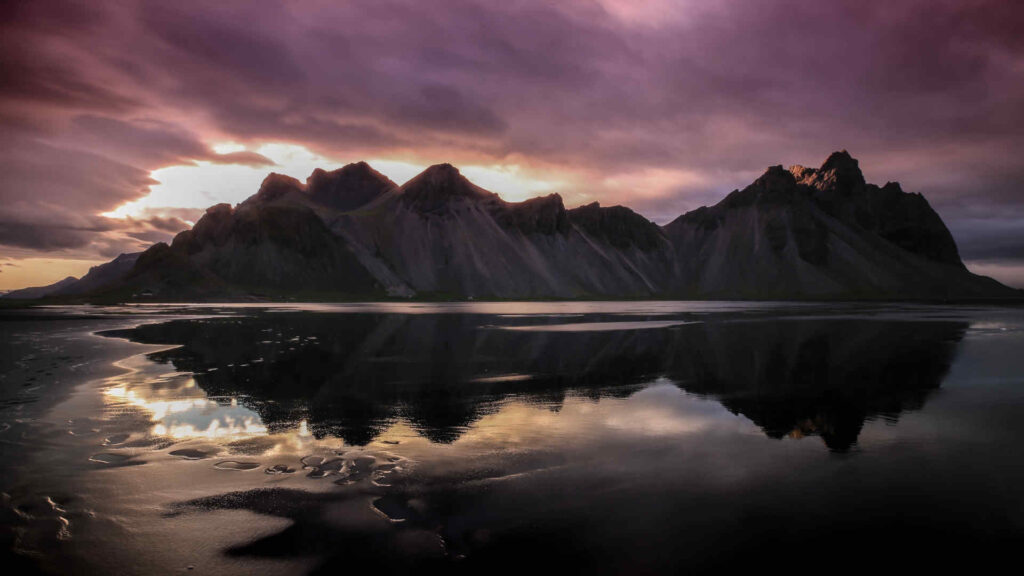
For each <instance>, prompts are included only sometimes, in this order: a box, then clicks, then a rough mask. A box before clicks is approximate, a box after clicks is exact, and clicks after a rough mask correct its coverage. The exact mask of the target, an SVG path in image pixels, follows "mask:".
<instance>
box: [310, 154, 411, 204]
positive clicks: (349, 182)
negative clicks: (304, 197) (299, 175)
mask: <svg viewBox="0 0 1024 576" xmlns="http://www.w3.org/2000/svg"><path fill="white" fill-rule="evenodd" d="M397 188H398V185H397V184H395V183H394V182H392V181H391V179H389V178H388V177H387V176H385V175H383V174H381V173H380V172H378V171H376V170H374V169H373V168H372V167H371V166H370V165H369V164H367V163H366V162H355V163H353V164H346V165H345V166H343V167H341V168H339V169H337V170H334V171H331V172H327V171H326V170H323V169H322V168H317V169H316V170H314V171H313V173H312V174H311V175H310V176H309V178H307V179H306V191H307V192H308V194H309V196H310V198H311V199H312V200H313V201H314V202H316V203H318V204H321V205H324V206H329V207H331V208H334V209H337V210H342V211H348V210H355V209H356V208H359V207H361V206H365V205H366V204H368V203H370V202H371V201H373V200H375V199H376V198H377V197H379V196H381V195H383V194H385V193H387V192H389V191H391V190H395V189H397Z"/></svg>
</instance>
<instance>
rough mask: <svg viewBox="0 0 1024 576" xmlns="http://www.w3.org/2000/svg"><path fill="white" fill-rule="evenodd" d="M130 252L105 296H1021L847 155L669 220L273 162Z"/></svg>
mask: <svg viewBox="0 0 1024 576" xmlns="http://www.w3.org/2000/svg"><path fill="white" fill-rule="evenodd" d="M135 257H136V256H135V255H131V259H134V258H135ZM115 262H116V263H117V266H114V264H115ZM115 262H112V263H110V264H108V265H105V266H107V267H108V268H107V269H109V270H112V271H116V272H117V274H115V273H114V272H109V273H106V276H104V277H105V278H107V277H109V276H111V275H114V276H116V275H118V274H120V277H118V278H116V280H115V281H110V282H108V283H107V284H106V285H105V286H104V287H103V288H102V289H99V288H94V285H95V282H93V284H87V286H88V287H89V288H90V290H92V291H93V293H97V292H102V291H104V290H106V291H108V292H110V291H115V292H116V291H117V290H120V291H121V292H122V293H123V292H125V291H126V290H133V291H139V290H142V291H145V293H154V294H156V295H157V296H159V297H166V298H178V297H198V298H203V297H225V298H228V297H237V296H239V295H240V294H249V293H254V292H256V293H261V292H269V293H271V295H273V294H278V295H288V294H292V295H295V294H309V293H331V294H336V295H338V297H380V296H384V295H392V296H414V295H420V296H430V295H436V296H446V297H453V298H466V297H499V298H568V297H585V298H590V297H659V298H669V297H674V298H782V299H802V298H928V299H947V298H993V297H1019V296H1020V293H1019V292H1018V291H1015V290H1012V289H1009V288H1007V287H1005V286H1002V285H1001V284H999V283H998V282H996V281H994V280H991V279H989V278H983V277H979V276H976V275H974V274H971V273H970V272H969V271H967V269H966V268H965V267H964V265H963V262H962V261H961V260H960V256H959V252H958V250H957V247H956V242H955V241H954V239H953V237H952V234H950V232H949V230H948V229H947V228H946V226H945V224H944V223H943V222H942V220H941V218H940V217H939V216H938V214H937V213H935V211H934V210H933V209H932V208H931V206H930V205H929V204H928V202H927V200H925V198H924V197H923V196H921V195H920V194H908V193H905V192H903V190H902V189H901V188H900V186H899V184H896V183H888V184H886V185H885V186H882V187H879V186H875V185H873V184H869V183H867V182H865V180H864V176H863V174H862V173H861V171H860V167H859V165H858V162H857V160H855V159H854V158H852V157H851V156H850V155H849V154H848V153H847V152H845V151H841V152H836V153H834V154H832V155H831V156H829V158H828V159H827V160H826V161H825V162H824V163H823V164H822V166H821V167H820V168H805V167H802V166H793V167H791V168H790V169H788V170H787V169H784V168H782V167H781V166H773V167H771V168H769V169H768V170H767V171H766V172H765V173H764V174H763V175H762V176H761V177H759V178H758V179H757V180H755V181H754V182H753V183H752V184H751V185H750V186H747V187H746V188H744V189H742V190H736V191H733V192H732V193H730V194H729V195H728V196H726V197H725V198H724V199H723V200H722V201H721V202H719V203H718V204H716V205H714V206H710V207H702V208H699V209H697V210H694V211H692V212H689V213H686V214H684V215H682V216H680V217H679V218H677V219H676V220H674V221H673V222H671V223H670V224H668V225H666V226H664V227H661V226H658V225H656V224H655V223H653V222H651V221H649V220H647V219H646V218H644V217H643V216H641V215H639V214H637V213H635V212H633V211H632V210H630V209H628V208H626V207H622V206H613V207H602V206H600V205H599V204H597V203H596V202H595V203H592V204H588V205H586V206H580V207H578V208H574V209H572V210H567V209H566V208H565V206H564V204H563V201H562V198H561V197H560V196H559V195H558V194H551V195H548V196H545V197H540V198H533V199H530V200H526V201H524V202H506V201H504V200H502V199H501V198H500V197H499V196H498V195H497V194H494V193H491V192H488V191H487V190H484V189H483V188H480V187H479V186H476V185H474V184H473V183H471V182H470V181H469V180H467V179H466V178H465V177H464V176H463V175H462V174H461V173H460V172H459V170H458V169H457V168H455V167H453V166H451V165H450V164H439V165H436V166H431V167H429V168H427V169H426V170H424V171H423V172H422V173H421V174H419V175H418V176H416V177H415V178H413V179H412V180H410V181H409V182H407V183H406V184H404V185H403V186H401V187H399V186H397V185H396V184H395V183H394V182H392V181H391V180H389V179H388V178H387V177H385V176H383V175H382V174H380V173H379V172H377V171H375V170H373V168H371V167H370V166H369V165H368V164H366V163H364V162H360V163H356V164H349V165H347V166H345V167H343V168H341V169H338V170H335V171H333V172H327V171H324V170H320V169H318V170H316V171H314V172H313V174H312V175H310V177H309V178H308V179H307V180H306V182H305V183H303V182H300V181H299V180H297V179H295V178H291V177H289V176H284V175H280V174H270V175H269V176H267V178H266V179H265V180H264V181H263V183H262V185H261V186H260V189H259V190H258V191H257V193H256V194H254V195H253V196H252V197H250V198H249V199H247V200H246V201H244V202H242V203H241V204H239V205H238V206H237V207H235V208H232V207H231V206H229V205H226V204H222V205H217V206H214V207H212V208H210V209H209V210H208V211H207V213H206V214H205V215H204V216H203V217H202V218H201V219H200V220H199V222H197V223H196V225H195V226H194V227H193V229H191V230H188V231H185V232H182V233H181V234H179V235H178V236H177V237H176V238H175V239H174V241H173V242H172V243H171V244H170V245H167V244H158V245H156V246H153V247H152V248H150V249H149V250H147V251H146V252H145V253H143V254H141V255H139V256H137V261H134V264H133V265H131V266H130V267H129V266H128V265H129V264H131V262H130V261H129V259H127V258H126V257H125V256H122V257H119V260H115ZM126 263H127V264H126ZM94 276H98V275H94ZM81 282H82V281H79V284H80V283H81ZM79 284H76V283H68V284H67V285H65V286H63V287H62V288H61V290H71V291H74V290H76V289H77V288H76V287H80V286H79ZM51 292H52V290H51Z"/></svg>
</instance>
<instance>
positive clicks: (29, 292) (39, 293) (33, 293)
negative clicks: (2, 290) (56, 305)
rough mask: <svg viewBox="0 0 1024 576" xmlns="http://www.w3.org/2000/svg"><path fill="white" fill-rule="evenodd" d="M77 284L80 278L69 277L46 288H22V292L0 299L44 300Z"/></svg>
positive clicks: (6, 295) (11, 292) (12, 293)
mask: <svg viewBox="0 0 1024 576" xmlns="http://www.w3.org/2000/svg"><path fill="white" fill-rule="evenodd" d="M76 282H78V278H75V277H74V276H68V277H67V278H65V279H63V280H58V281H57V282H54V283H53V284H47V285H46V286H33V287H31V288H22V289H21V290H11V291H10V292H7V293H6V294H3V295H0V298H10V299H12V300H32V299H35V298H43V297H45V296H49V295H50V294H53V293H54V292H57V291H59V290H61V289H65V288H68V287H69V286H73V285H74V284H75V283H76Z"/></svg>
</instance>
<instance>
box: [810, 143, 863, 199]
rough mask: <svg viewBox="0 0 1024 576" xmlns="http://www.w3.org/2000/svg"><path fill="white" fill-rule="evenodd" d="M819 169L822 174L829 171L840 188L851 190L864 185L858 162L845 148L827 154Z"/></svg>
mask: <svg viewBox="0 0 1024 576" xmlns="http://www.w3.org/2000/svg"><path fill="white" fill-rule="evenodd" d="M819 171H820V172H821V173H822V174H823V175H825V174H827V173H829V172H831V173H832V174H833V175H834V179H835V182H836V184H838V185H839V187H840V188H841V189H844V190H852V189H853V188H857V187H860V186H864V174H863V173H862V172H861V171H860V163H859V162H857V159H856V158H854V157H853V156H850V153H849V152H847V151H846V150H840V151H839V152H833V153H832V154H831V155H829V157H828V159H827V160H825V163H824V164H822V165H821V169H820V170H819Z"/></svg>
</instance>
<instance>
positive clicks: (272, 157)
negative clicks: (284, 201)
mask: <svg viewBox="0 0 1024 576" xmlns="http://www.w3.org/2000/svg"><path fill="white" fill-rule="evenodd" d="M1021 30H1024V6H1021V5H1020V3H1018V2H1008V1H996V0H958V1H952V0H884V1H878V0H849V1H847V0H835V1H828V2H823V1H821V0H785V1H783V0H742V1H741V0H718V1H715V2H709V1H703V0H676V1H669V0H655V1H652V2H638V1H636V0H578V1H577V0H565V1H560V2H548V1H542V0H503V1H501V2H494V1H485V0H479V1H477V0H451V1H440V0H434V1H431V2H424V1H422V0H411V1H404V0H402V1H392V0H370V1H365V2H364V1H358V0H357V1H351V2H329V1H295V2H269V1H249V2H233V1H225V2H190V1H187V0H185V1H180V0H176V1H175V2H166V1H161V2H140V1H133V0H123V1H111V2H92V1H85V2H69V1H63V0H54V1H51V0H35V1H20V0H8V1H6V2H3V3H2V6H0V174H3V176H2V177H0V289H13V288H20V287H24V286H27V285H39V284H48V283H50V282H53V281H56V280H59V279H61V278H63V277H65V276H68V275H75V276H80V275H81V274H83V273H84V272H85V271H86V270H88V268H89V266H91V265H95V264H97V263H100V262H103V261H107V260H110V259H111V258H113V257H114V256H116V255H118V254H119V253H122V252H133V251H138V250H142V249H144V248H145V247H147V246H149V245H150V244H151V243H153V242H157V241H165V240H169V239H170V238H172V237H173V235H174V234H175V233H176V232H178V231H180V230H182V229H185V228H187V227H188V226H189V225H190V223H191V222H194V221H195V219H196V218H198V216H199V215H201V214H202V211H203V209H204V208H206V207H207V206H210V205H212V204H215V203H218V202H231V203H235V202H239V201H241V200H243V199H245V198H246V197H247V196H249V195H251V194H253V193H255V191H256V189H257V188H258V186H259V183H260V181H261V180H262V179H263V177H264V176H265V175H266V174H267V173H269V172H271V171H274V172H280V173H285V174H289V175H291V176H295V177H297V178H299V179H300V180H304V179H305V178H306V177H307V176H308V175H309V174H310V173H311V172H312V170H313V168H315V167H323V168H325V169H332V168H337V167H340V166H342V165H344V164H347V163H350V162H356V161H360V160H366V161H368V162H370V164H371V165H373V166H374V167H375V168H377V169H378V170H380V171H381V172H383V173H385V174H386V175H388V176H390V177H391V178H392V179H393V180H395V181H396V182H398V183H402V182H403V181H405V180H407V179H408V178H410V177H411V176H412V175H414V174H415V173H417V172H418V171H419V170H421V169H422V168H424V167H426V166H428V165H431V164H436V163H441V162H449V163H452V164H455V165H456V166H458V167H460V168H461V169H462V172H463V174H465V175H466V176H468V177H469V178H470V179H471V180H473V181H474V182H476V183H477V184H479V185H481V186H483V187H485V188H488V189H490V190H492V191H494V192H497V193H499V194H500V195H501V196H502V197H504V198H505V199H507V200H510V201H516V200H522V199H525V198H528V197H531V196H536V195H541V194H549V193H552V192H557V193H559V194H561V195H562V197H563V199H564V200H565V203H566V205H567V206H569V207H572V206H575V205H579V204H583V203H587V202H591V201H594V200H597V201H600V202H601V203H602V204H605V205H611V204H624V205H627V206H630V207H631V208H633V209H635V210H637V211H638V212H640V213H641V214H643V215H645V216H646V217H648V218H650V219H652V220H654V221H655V222H658V223H662V224H664V223H667V222H668V221H671V220H672V219H673V218H675V217H676V216H678V215H679V214H681V213H683V212H686V211H687V210H691V209H694V208H697V207H699V206H702V205H706V204H713V203H715V202H717V201H718V200H720V199H721V198H722V197H723V196H724V195H725V194H727V193H728V192H729V191H731V190H733V189H735V188H742V187H743V186H745V185H746V184H748V183H750V182H751V181H753V180H754V179H755V178H756V177H757V176H758V175H760V174H761V173H762V172H763V171H764V170H765V169H766V168H767V167H768V166H771V165H778V164H782V165H785V166H789V165H792V164H803V165H809V166H818V165H820V163H821V162H822V161H824V159H825V158H826V157H827V156H828V154H829V153H831V152H832V151H835V150H839V149H846V150H849V151H850V153H851V154H852V155H853V156H854V157H856V158H858V159H859V160H860V165H861V168H862V169H863V171H864V173H865V176H866V178H867V179H868V181H870V182H876V183H878V184H884V183H885V182H887V181H899V182H900V183H901V184H902V185H903V188H904V189H905V190H909V191H915V192H921V193H922V194H924V195H925V197H926V198H927V199H928V200H929V201H930V202H931V204H932V206H933V207H934V208H935V209H936V210H937V211H938V212H939V214H940V215H941V216H942V217H943V219H944V220H945V221H946V223H947V225H948V226H949V227H950V229H951V230H952V232H953V234H954V236H955V238H956V240H957V242H958V244H959V246H960V251H961V255H962V256H963V257H964V260H965V261H966V262H967V264H968V267H969V268H971V270H973V271H975V272H979V273H984V274H988V275H992V276H994V277H996V278H997V279H1000V280H1002V281H1004V282H1006V283H1008V284H1010V285H1014V286H1018V287H1024V161H1022V160H1021V158H1022V156H1021V150H1024V34H1021V32H1020V31H1021Z"/></svg>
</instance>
